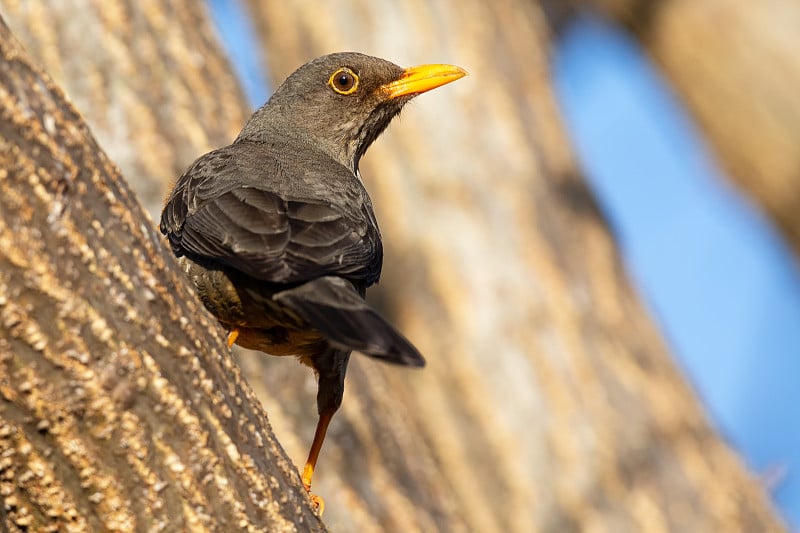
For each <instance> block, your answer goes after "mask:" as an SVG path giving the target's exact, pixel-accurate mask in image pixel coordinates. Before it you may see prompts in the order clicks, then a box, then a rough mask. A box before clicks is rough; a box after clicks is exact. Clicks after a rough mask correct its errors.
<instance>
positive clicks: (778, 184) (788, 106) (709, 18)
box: [583, 0, 800, 256]
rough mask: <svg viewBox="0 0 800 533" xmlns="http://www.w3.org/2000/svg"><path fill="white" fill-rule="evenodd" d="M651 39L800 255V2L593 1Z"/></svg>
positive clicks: (742, 179)
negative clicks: (798, 91)
mask: <svg viewBox="0 0 800 533" xmlns="http://www.w3.org/2000/svg"><path fill="white" fill-rule="evenodd" d="M583 3H588V4H591V5H595V6H598V7H599V8H600V9H601V10H602V11H603V12H604V13H606V14H607V15H609V16H610V17H611V18H613V19H614V20H616V21H618V22H620V23H621V24H623V25H624V26H626V27H627V28H629V29H631V30H632V32H633V33H634V34H635V35H636V36H637V37H638V38H639V39H640V40H641V42H642V43H643V45H644V46H645V47H647V49H648V50H649V51H650V53H651V54H652V56H653V58H654V59H655V61H656V62H657V63H658V64H659V65H660V66H661V68H662V70H663V71H664V74H665V75H666V77H667V78H668V79H669V80H670V81H671V82H672V84H673V86H674V87H675V89H676V90H677V92H678V94H679V95H680V96H681V97H682V99H683V100H684V101H685V102H686V104H687V106H688V108H689V110H690V111H691V112H692V113H693V114H694V116H695V117H696V118H697V121H698V123H699V124H700V126H701V127H702V129H703V130H704V131H705V133H706V135H707V137H708V140H709V141H710V143H711V145H712V146H713V148H714V149H715V151H716V153H717V155H718V156H719V158H720V161H721V162H722V165H723V166H724V167H725V169H726V170H727V172H728V173H729V174H730V176H731V177H732V178H733V179H734V180H735V181H736V183H738V185H739V186H740V187H741V188H742V189H743V190H744V191H745V192H747V193H748V194H749V195H750V196H752V197H753V198H754V199H755V200H756V201H757V202H759V203H760V204H761V205H762V206H763V208H764V209H765V211H766V212H767V213H768V214H769V215H770V216H771V217H772V218H773V219H774V220H775V222H776V224H777V225H778V227H779V228H780V229H781V231H782V233H783V234H784V235H785V236H786V238H787V240H788V241H789V243H790V244H791V246H792V247H793V248H794V252H795V254H796V255H798V256H800V100H798V98H797V96H796V91H795V89H794V88H795V87H798V86H800V56H798V53H797V51H798V49H799V48H800V33H798V31H797V30H798V28H799V27H800V4H798V3H797V2H796V1H794V0H770V1H767V2H750V1H747V0H692V1H688V0H660V1H658V2H653V1H651V0H623V1H620V0H583Z"/></svg>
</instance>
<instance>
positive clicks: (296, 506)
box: [0, 20, 324, 532]
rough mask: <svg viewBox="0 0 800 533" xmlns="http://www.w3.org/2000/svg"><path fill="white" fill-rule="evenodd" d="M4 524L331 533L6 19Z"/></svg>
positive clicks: (210, 329)
mask: <svg viewBox="0 0 800 533" xmlns="http://www.w3.org/2000/svg"><path fill="white" fill-rule="evenodd" d="M0 529H2V530H3V531H126V532H127V531H148V532H149V531H215V532H216V531H265V530H269V531H322V530H324V527H323V526H322V524H321V523H320V522H319V520H318V518H317V517H316V515H315V513H314V511H313V510H312V508H311V506H310V502H309V500H308V498H307V497H306V495H305V492H304V490H303V488H302V486H301V484H300V480H299V476H298V475H297V472H296V470H295V469H294V467H293V465H292V464H291V462H290V461H289V460H288V459H287V458H286V456H285V454H284V453H283V450H282V449H281V447H280V446H279V444H278V443H277V441H276V440H275V438H274V436H273V434H272V432H271V429H270V427H269V424H268V422H267V419H266V416H265V413H264V411H263V409H262V408H261V405H260V404H259V402H258V400H257V399H256V398H255V396H254V394H253V393H252V391H251V390H250V389H249V387H248V386H247V385H246V383H245V382H244V380H243V378H242V377H241V374H240V372H239V368H238V366H237V365H236V364H235V362H234V361H233V359H232V357H231V356H230V353H229V351H228V350H227V349H226V348H225V344H224V340H223V338H222V336H221V335H220V334H219V331H218V329H217V328H216V327H215V323H214V320H213V318H212V317H211V316H210V315H208V313H206V312H205V311H204V310H203V309H202V306H201V304H200V303H199V301H198V300H197V298H196V297H195V296H194V295H193V293H192V291H191V289H190V288H189V287H188V284H187V283H186V281H185V279H184V278H183V276H182V274H181V272H180V270H179V268H178V267H177V264H176V261H175V259H174V258H173V257H172V254H171V253H170V252H169V251H168V250H167V249H166V248H165V246H164V245H163V243H162V242H161V239H160V236H159V235H158V234H157V233H156V231H155V229H154V228H153V226H152V223H151V222H150V221H149V220H148V217H147V215H146V214H145V213H144V211H142V209H141V207H140V206H139V204H138V202H137V201H136V199H135V197H134V196H133V194H132V193H131V191H130V190H129V189H128V187H127V185H126V184H125V182H124V181H123V179H122V177H121V176H120V174H119V172H118V171H117V170H116V168H115V167H114V165H113V164H112V163H111V162H110V161H109V159H108V158H107V157H106V156H105V154H104V153H103V152H102V151H101V150H100V148H99V147H98V145H97V144H96V142H95V140H94V139H93V138H92V136H91V134H90V133H89V130H88V129H87V127H86V125H85V124H84V123H83V121H82V119H81V117H80V116H79V115H78V113H77V111H76V110H75V109H74V108H73V107H72V106H71V105H70V104H69V103H68V102H67V101H66V100H65V99H64V96H63V93H62V92H61V91H60V90H59V89H58V88H57V87H56V86H55V84H54V83H53V81H52V80H51V79H50V78H49V77H48V76H47V75H45V74H43V73H42V72H41V71H40V70H38V69H37V68H36V67H34V66H32V64H31V62H30V60H29V58H28V57H27V55H26V54H25V52H24V51H23V50H22V49H21V47H20V46H19V44H18V43H17V42H16V40H15V39H14V38H13V37H12V36H11V33H10V32H9V30H8V28H7V27H6V26H5V24H4V23H3V22H2V20H0Z"/></svg>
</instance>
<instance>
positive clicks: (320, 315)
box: [272, 276, 425, 366]
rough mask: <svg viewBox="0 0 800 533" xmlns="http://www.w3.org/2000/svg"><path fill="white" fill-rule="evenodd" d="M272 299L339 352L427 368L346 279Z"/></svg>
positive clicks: (303, 287)
mask: <svg viewBox="0 0 800 533" xmlns="http://www.w3.org/2000/svg"><path fill="white" fill-rule="evenodd" d="M272 298H273V299H274V300H276V301H278V302H280V303H281V304H283V305H285V306H286V307H288V308H289V309H291V310H292V311H294V312H295V313H297V314H298V315H299V316H300V317H301V318H302V319H303V320H306V321H307V322H308V323H309V324H311V325H312V326H313V327H314V328H315V329H317V330H318V331H319V332H320V333H322V334H323V335H325V337H327V339H328V342H330V343H331V345H332V346H334V347H335V348H340V349H345V350H355V351H359V352H361V353H363V354H365V355H369V356H370V357H376V358H378V359H381V360H383V361H386V362H389V363H395V364H399V365H407V366H424V365H425V359H424V358H423V357H422V355H420V353H419V351H417V349H416V348H415V347H414V346H413V345H412V344H411V343H410V342H409V341H408V340H407V339H406V338H405V337H403V335H402V334H401V333H400V332H399V331H397V330H396V329H395V328H394V327H393V326H392V325H391V324H389V323H388V322H387V321H386V320H385V319H384V318H383V317H382V316H381V315H379V314H378V312H377V311H375V310H374V309H373V308H371V307H370V306H369V305H367V303H366V302H365V301H364V299H363V298H362V297H361V295H359V294H358V292H357V291H356V289H355V287H353V285H351V284H350V283H349V282H348V281H346V280H344V279H342V278H339V277H335V276H326V277H323V278H319V279H316V280H314V281H309V282H308V283H304V284H303V285H300V286H299V287H295V288H293V289H289V290H286V291H282V292H279V293H277V294H275V295H274V296H273V297H272Z"/></svg>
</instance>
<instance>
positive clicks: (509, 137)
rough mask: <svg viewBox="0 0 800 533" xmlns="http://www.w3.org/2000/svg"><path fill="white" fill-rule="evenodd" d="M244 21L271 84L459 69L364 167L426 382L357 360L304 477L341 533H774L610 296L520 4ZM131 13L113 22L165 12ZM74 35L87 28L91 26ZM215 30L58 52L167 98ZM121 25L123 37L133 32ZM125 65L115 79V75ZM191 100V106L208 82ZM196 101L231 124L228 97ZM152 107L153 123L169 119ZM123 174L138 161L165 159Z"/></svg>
mask: <svg viewBox="0 0 800 533" xmlns="http://www.w3.org/2000/svg"><path fill="white" fill-rule="evenodd" d="M4 3H9V4H11V2H9V1H8V0H4ZM56 3H58V2H56ZM251 4H252V5H253V6H254V7H253V12H254V13H255V14H256V18H257V20H258V21H260V24H261V26H260V27H261V29H262V32H261V33H262V37H263V38H264V39H265V42H267V44H268V46H269V49H270V51H271V52H272V53H271V54H270V60H271V64H272V65H273V67H274V69H273V72H274V73H275V76H274V79H280V77H281V76H283V75H285V74H286V73H288V72H289V71H290V70H292V69H293V68H294V67H296V66H297V65H299V64H300V63H302V62H303V61H305V60H307V59H309V58H310V57H313V56H315V55H319V54H320V53H324V52H327V51H333V50H335V49H346V48H349V49H357V50H361V51H365V52H368V53H373V54H375V55H380V56H383V57H386V58H388V59H392V60H394V61H396V62H398V63H401V64H406V65H410V64H412V63H418V62H431V61H450V62H453V63H457V64H461V65H462V66H464V67H466V68H467V69H468V70H470V71H471V72H472V74H473V76H472V77H471V78H468V79H466V80H463V81H462V82H459V83H458V84H455V85H453V86H452V87H448V88H446V89H442V90H441V91H437V92H438V93H439V94H436V93H433V94H430V95H425V97H424V98H421V99H420V100H419V101H418V102H415V104H413V105H412V106H411V107H410V108H409V110H408V111H406V113H405V115H406V120H402V119H401V122H400V123H399V124H395V125H394V126H393V128H392V129H391V131H390V132H389V133H388V134H387V135H385V136H384V137H383V138H381V139H380V140H379V141H378V143H377V144H376V145H375V146H374V147H373V148H372V149H371V153H370V155H368V159H367V160H365V162H364V166H363V173H364V175H365V177H366V179H367V181H368V188H370V190H371V191H372V192H373V194H374V196H375V198H376V201H377V202H376V203H378V204H379V205H378V206H377V209H378V211H379V213H378V214H379V218H380V221H381V223H382V228H383V231H384V235H385V237H386V241H387V244H388V249H387V265H386V274H385V277H384V280H383V282H382V288H381V290H380V292H379V293H376V294H373V295H372V296H373V297H375V296H377V297H378V298H379V299H380V300H381V301H382V302H383V303H384V307H385V309H386V310H387V312H389V313H390V314H392V315H394V316H395V318H396V319H397V320H398V322H399V323H400V324H401V326H402V328H403V330H404V331H406V332H408V333H409V336H410V337H411V338H412V339H413V340H414V341H415V342H417V344H418V345H419V346H420V348H422V349H423V351H424V353H425V354H426V355H428V358H429V363H430V365H429V367H428V368H427V369H425V370H423V371H422V372H416V373H415V372H409V371H406V370H402V369H391V368H387V367H385V366H381V365H379V364H376V363H373V362H371V361H367V360H365V359H364V358H355V359H354V361H353V367H352V371H351V376H350V378H349V382H348V391H347V393H346V398H345V401H344V407H343V412H342V413H341V414H340V415H339V416H337V418H336V419H335V421H334V424H333V426H332V428H331V433H330V436H329V438H328V440H327V441H326V445H325V449H324V450H323V457H322V459H321V463H320V470H319V471H318V473H317V475H316V476H317V477H316V478H315V484H316V490H317V491H318V492H319V493H320V494H321V495H323V496H324V497H325V498H326V502H327V504H328V508H327V511H326V521H328V522H329V523H331V524H332V525H333V526H334V529H336V530H342V531H355V530H358V531H383V530H386V531H398V530H399V531H432V530H442V531H463V530H474V531H530V530H531V529H536V530H542V531H573V530H574V531H578V530H593V529H598V530H599V529H603V528H604V529H609V530H614V531H638V530H643V529H644V530H648V531H658V530H667V529H672V530H777V529H780V526H779V525H778V523H777V521H776V520H775V518H774V516H772V514H771V511H770V509H769V504H768V503H767V502H766V500H765V498H764V495H763V493H762V492H761V490H760V488H759V487H758V486H757V485H756V484H755V483H754V482H752V481H751V480H750V479H749V477H748V476H747V474H746V473H745V472H744V470H743V469H742V467H741V465H740V464H739V462H738V460H737V459H736V458H735V457H734V456H733V454H731V453H730V451H729V450H728V449H727V448H726V447H725V446H724V445H723V444H722V443H720V441H719V440H718V438H717V437H716V436H715V435H714V434H713V432H712V431H711V430H710V429H709V427H708V425H707V423H706V421H705V420H704V417H703V415H702V413H701V412H700V411H699V408H698V407H697V405H696V400H695V398H694V397H693V396H692V394H691V393H690V392H689V391H688V390H687V389H686V387H685V385H684V384H683V381H682V379H681V377H680V376H679V375H678V374H677V373H676V372H675V370H674V368H673V366H672V364H671V362H670V360H669V355H668V353H667V351H666V349H665V348H664V346H663V344H662V343H661V341H660V339H659V337H658V335H657V333H656V332H655V331H654V329H653V327H652V324H651V323H650V321H649V320H648V318H647V317H646V314H645V313H644V312H643V310H642V309H641V306H640V305H639V304H638V303H637V300H636V298H635V296H634V295H633V294H632V292H631V290H630V288H629V286H628V285H627V282H626V281H625V277H624V273H623V272H622V269H621V267H620V265H619V261H618V258H617V255H616V251H615V249H614V247H613V243H612V241H611V239H610V236H609V235H608V234H607V232H606V229H605V226H604V225H603V222H602V220H601V218H600V217H599V215H598V214H597V211H596V209H595V207H594V204H593V202H592V199H591V198H590V197H589V196H588V195H587V193H586V190H585V188H584V186H583V184H582V181H581V180H580V177H579V174H578V172H577V171H576V169H575V166H574V162H573V160H572V157H571V154H570V153H569V149H568V146H567V143H566V141H565V139H564V135H563V132H562V131H561V129H560V125H559V122H558V117H557V113H556V110H555V106H554V103H553V99H552V95H551V93H550V87H549V73H548V71H547V65H546V62H545V51H546V47H547V42H546V37H545V31H544V28H543V24H542V21H541V16H540V13H539V10H538V8H537V7H536V6H535V5H530V4H529V3H528V2H519V3H517V2H510V1H500V2H495V3H489V4H486V3H483V2H478V1H477V0H470V1H466V2H460V3H456V2H445V3H438V4H435V5H429V4H427V3H424V2H421V1H415V2H407V3H403V4H402V5H401V6H398V5H397V4H396V3H390V2H370V3H366V2H356V3H349V4H347V5H345V4H343V3H342V2H333V3H330V4H326V5H324V6H321V5H319V4H317V5H315V6H313V8H312V7H311V6H307V7H306V8H305V10H303V7H302V5H300V4H299V3H296V2H286V3H283V4H282V5H281V6H280V7H279V6H278V5H277V3H267V4H262V5H256V2H252V3H251ZM14 5H16V4H14ZM20 5H21V4H20ZM92 5H95V4H92ZM96 5H99V3H97V4H96ZM126 5H129V6H130V7H128V8H126V9H127V11H126V12H129V13H131V15H130V16H129V17H127V18H125V19H123V20H127V21H135V20H138V19H139V17H148V16H149V14H151V13H154V12H156V13H157V12H163V11H162V10H163V9H164V8H157V6H158V5H160V3H159V2H150V3H139V2H127V3H126ZM196 5H197V4H196V3H195V4H192V6H196ZM139 6H147V9H141V8H140V7H139ZM154 6H156V7H154ZM180 6H182V7H181V8H180V9H192V8H193V7H192V6H189V5H186V4H185V3H181V4H180ZM177 9H178V8H176V10H177ZM259 9H264V12H263V13H262V12H260V11H259ZM48 12H49V11H48ZM261 15H263V16H264V18H263V19H262V18H261ZM267 17H268V18H267ZM187 20H192V21H194V22H193V24H192V25H186V21H187ZM32 23H35V21H33V22H32ZM70 23H71V24H74V25H78V26H76V27H78V28H80V30H73V31H81V32H86V33H87V34H88V33H89V32H92V31H95V32H96V31H100V28H97V27H95V26H96V25H97V24H101V25H102V24H105V23H106V20H105V18H104V19H103V20H99V18H98V17H73V20H71V22H70ZM80 24H83V25H80ZM47 27H49V28H50V31H55V32H57V33H59V32H61V31H62V28H63V27H64V26H61V25H58V24H55V25H53V24H49V25H48V26H47ZM207 27H208V26H207V23H206V22H204V19H203V17H202V15H200V14H197V15H196V18H190V17H188V16H185V15H181V14H180V13H176V14H175V15H174V16H173V17H172V18H170V31H173V32H176V33H177V34H184V37H182V38H181V39H187V40H189V41H190V42H191V43H193V44H192V46H191V47H189V46H186V47H184V46H183V45H180V46H179V44H178V43H177V42H173V44H172V45H171V46H161V44H160V41H162V40H163V37H162V36H156V35H155V34H154V33H152V32H149V33H147V32H145V33H144V34H143V35H142V36H141V40H140V37H139V36H137V35H136V34H135V33H130V41H128V42H131V43H133V42H136V43H138V44H139V45H140V46H143V47H144V48H145V49H154V50H157V51H158V53H156V54H153V55H152V56H150V55H148V56H145V55H144V54H136V53H134V52H133V51H131V50H128V53H129V54H130V56H129V57H126V58H124V59H123V58H117V60H115V61H113V62H112V61H104V62H102V63H101V64H98V63H95V61H94V58H95V56H96V51H95V52H94V53H92V54H90V55H81V54H86V52H87V50H83V52H82V53H81V54H78V52H79V51H80V50H76V51H75V54H77V55H76V57H73V54H65V55H69V56H70V57H71V58H72V59H70V60H72V61H75V64H77V65H81V64H83V65H87V64H92V65H96V67H93V68H97V71H98V72H102V73H103V74H102V77H103V78H104V79H109V80H110V79H113V78H114V77H115V76H119V75H129V76H143V77H144V78H145V81H142V82H141V83H142V86H143V87H157V86H159V85H161V84H164V85H168V84H169V83H171V82H170V81H169V79H170V78H169V71H170V69H172V68H178V69H183V68H186V69H188V70H192V69H197V70H198V71H200V74H197V75H198V76H200V79H201V80H202V81H203V82H204V83H207V84H209V85H212V84H216V83H222V82H221V81H219V80H218V79H216V78H214V79H205V78H203V77H202V76H203V74H202V72H201V71H202V64H197V63H192V61H190V60H189V58H187V57H186V56H187V55H188V56H189V57H192V56H197V55H198V54H199V55H201V56H205V54H215V53H217V52H215V50H214V44H213V42H207V41H204V40H202V39H198V38H197V37H194V36H192V35H191V34H192V31H193V30H194V29H197V31H201V32H202V31H206V30H204V28H207ZM125 28H127V26H125V25H123V26H122V27H121V28H118V29H117V30H115V32H122V33H123V34H125V35H128V34H129V33H126V32H133V30H132V29H131V28H128V29H125ZM115 32H110V34H112V35H113V33H115ZM345 37H348V38H345ZM32 38H33V39H34V41H36V39H38V37H36V36H35V35H34V36H33V37H32ZM59 39H63V41H62V42H63V43H64V44H65V45H67V46H68V42H69V39H66V38H64V37H59ZM28 46H29V47H32V48H33V45H31V44H29V45H28ZM119 52H120V54H122V55H125V49H124V47H120V50H119ZM53 54H56V52H54V53H53ZM50 59H52V58H48V57H43V58H42V60H43V61H44V62H45V64H47V61H48V60H50ZM62 60H63V59H62ZM120 62H122V64H128V63H129V64H130V65H131V70H130V72H127V73H125V72H121V71H119V70H118V65H119V64H120ZM161 62H164V63H165V64H166V65H168V68H165V67H164V66H163V65H161V64H160V63H161ZM79 72H80V71H79V69H76V70H70V71H69V73H68V74H67V76H78V75H79ZM218 75H219V76H224V75H227V76H231V75H230V74H229V73H228V74H225V73H223V72H221V71H220V72H218ZM187 76H190V77H191V76H194V75H193V74H187ZM231 79H232V76H231ZM71 83H72V85H70V87H71V89H70V90H71V91H75V90H85V91H86V92H85V95H84V96H83V98H85V99H86V100H85V101H86V102H87V103H88V104H87V105H88V107H87V108H86V109H82V111H83V112H84V113H86V114H87V115H93V114H98V115H100V117H102V116H103V114H106V113H109V112H110V111H111V110H113V109H115V108H117V107H123V108H125V107H127V106H134V108H135V107H136V106H137V105H138V104H137V102H138V100H137V96H139V93H135V92H130V93H125V96H126V97H125V98H122V92H121V91H109V92H108V98H107V99H105V100H100V101H96V100H94V99H93V98H92V91H91V90H88V89H87V88H86V87H85V85H82V84H80V83H76V82H75V81H73V82H71ZM193 90H195V91H198V92H199V93H200V94H201V95H202V96H199V97H200V98H205V91H206V90H207V89H206V87H205V86H204V84H198V85H196V86H194V89H193ZM445 91H446V92H445ZM144 92H146V91H144ZM211 93H212V94H213V95H214V97H215V98H217V99H220V100H224V99H228V102H229V103H231V104H230V105H234V106H235V105H239V106H241V107H242V111H241V113H242V115H244V114H245V112H244V110H243V109H244V106H242V105H241V98H240V95H239V93H238V91H235V92H234V93H226V92H225V91H224V90H222V89H221V90H219V91H217V92H213V91H212V92H211ZM73 98H75V99H76V100H78V96H77V95H73ZM153 105H157V106H159V107H158V109H159V113H168V112H170V110H169V107H170V105H172V104H170V103H166V102H156V103H154V104H153ZM212 105H217V104H212ZM218 105H223V104H218ZM198 109H199V106H198ZM215 109H216V108H215ZM116 112H118V113H121V114H122V116H123V117H129V116H130V115H129V114H127V113H124V112H120V111H118V110H117V111H116ZM203 115H204V112H203V111H202V110H198V111H197V112H196V113H195V114H194V115H193V116H191V117H184V119H183V120H187V121H188V122H185V123H184V122H183V121H180V122H178V121H165V122H163V123H159V124H158V129H159V130H163V132H161V133H158V134H159V135H174V133H169V132H170V131H171V130H173V129H183V128H184V127H185V124H189V127H191V128H214V127H215V125H214V124H213V123H212V124H209V123H206V124H203V123H200V122H201V121H203V120H204V117H203ZM121 120H127V119H125V118H122V119H121ZM209 122H211V121H209ZM238 126H239V124H236V125H235V127H234V128H233V129H234V130H235V129H238ZM126 127H128V128H130V130H129V131H130V132H131V137H132V138H135V137H137V136H138V135H145V136H146V135H154V133H153V132H151V131H149V130H148V129H149V128H155V127H156V125H155V123H154V122H153V121H150V122H138V123H135V124H134V125H130V124H128V125H127V126H126ZM233 133H235V132H233ZM233 133H231V135H230V136H229V137H226V138H225V139H223V140H222V141H221V142H219V144H224V143H225V142H228V141H229V139H230V137H232V135H233ZM197 135H200V134H199V133H197ZM209 138H210V137H209ZM185 142H186V143H187V144H185V145H184V149H185V150H187V151H189V150H190V148H189V146H191V149H196V152H195V153H194V154H193V155H192V156H191V157H189V158H188V159H191V158H192V157H194V156H195V155H199V154H200V153H202V152H203V151H204V150H206V149H207V147H206V146H204V143H202V142H197V140H196V136H189V137H187V138H186V139H185ZM111 148H112V149H114V148H115V146H114V145H112V146H111ZM159 149H160V150H169V149H177V148H176V147H171V145H169V144H164V145H161V146H159ZM137 157H140V158H142V159H148V160H149V162H148V163H147V165H151V166H152V165H154V164H157V163H158V161H159V157H160V156H159V155H158V154H157V153H154V152H153V151H152V150H144V151H141V152H139V153H138V154H137ZM188 159H187V161H186V162H188ZM143 164H144V163H143ZM178 172H179V171H177V172H176V173H175V174H174V175H173V176H171V177H172V178H174V177H175V176H177V174H178ZM182 294H183V293H182ZM177 297H178V296H176V298H177ZM203 316H205V315H203ZM197 327H198V328H202V329H203V330H205V328H203V325H200V326H197ZM215 349H216V348H215ZM250 355H251V354H247V357H245V358H244V359H243V363H244V366H245V370H246V371H247V374H248V376H249V379H250V381H251V383H253V386H254V387H256V388H257V389H258V390H260V391H261V392H260V397H261V399H262V400H263V401H264V403H265V405H266V406H267V410H268V412H269V413H270V419H271V420H272V421H273V422H274V423H275V427H276V433H277V434H278V436H279V438H280V440H281V444H283V445H285V446H286V447H287V449H288V450H289V451H290V455H291V456H292V457H293V458H295V460H296V461H302V460H303V458H304V454H305V452H306V446H307V445H308V442H309V440H310V438H311V434H312V432H313V424H314V414H315V413H314V401H313V395H314V386H313V381H312V379H311V377H310V376H309V374H308V373H307V372H306V371H305V370H304V369H303V368H301V367H298V366H296V365H293V364H291V363H290V362H287V361H286V360H276V359H270V358H266V357H264V356H261V355H255V356H250Z"/></svg>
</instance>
